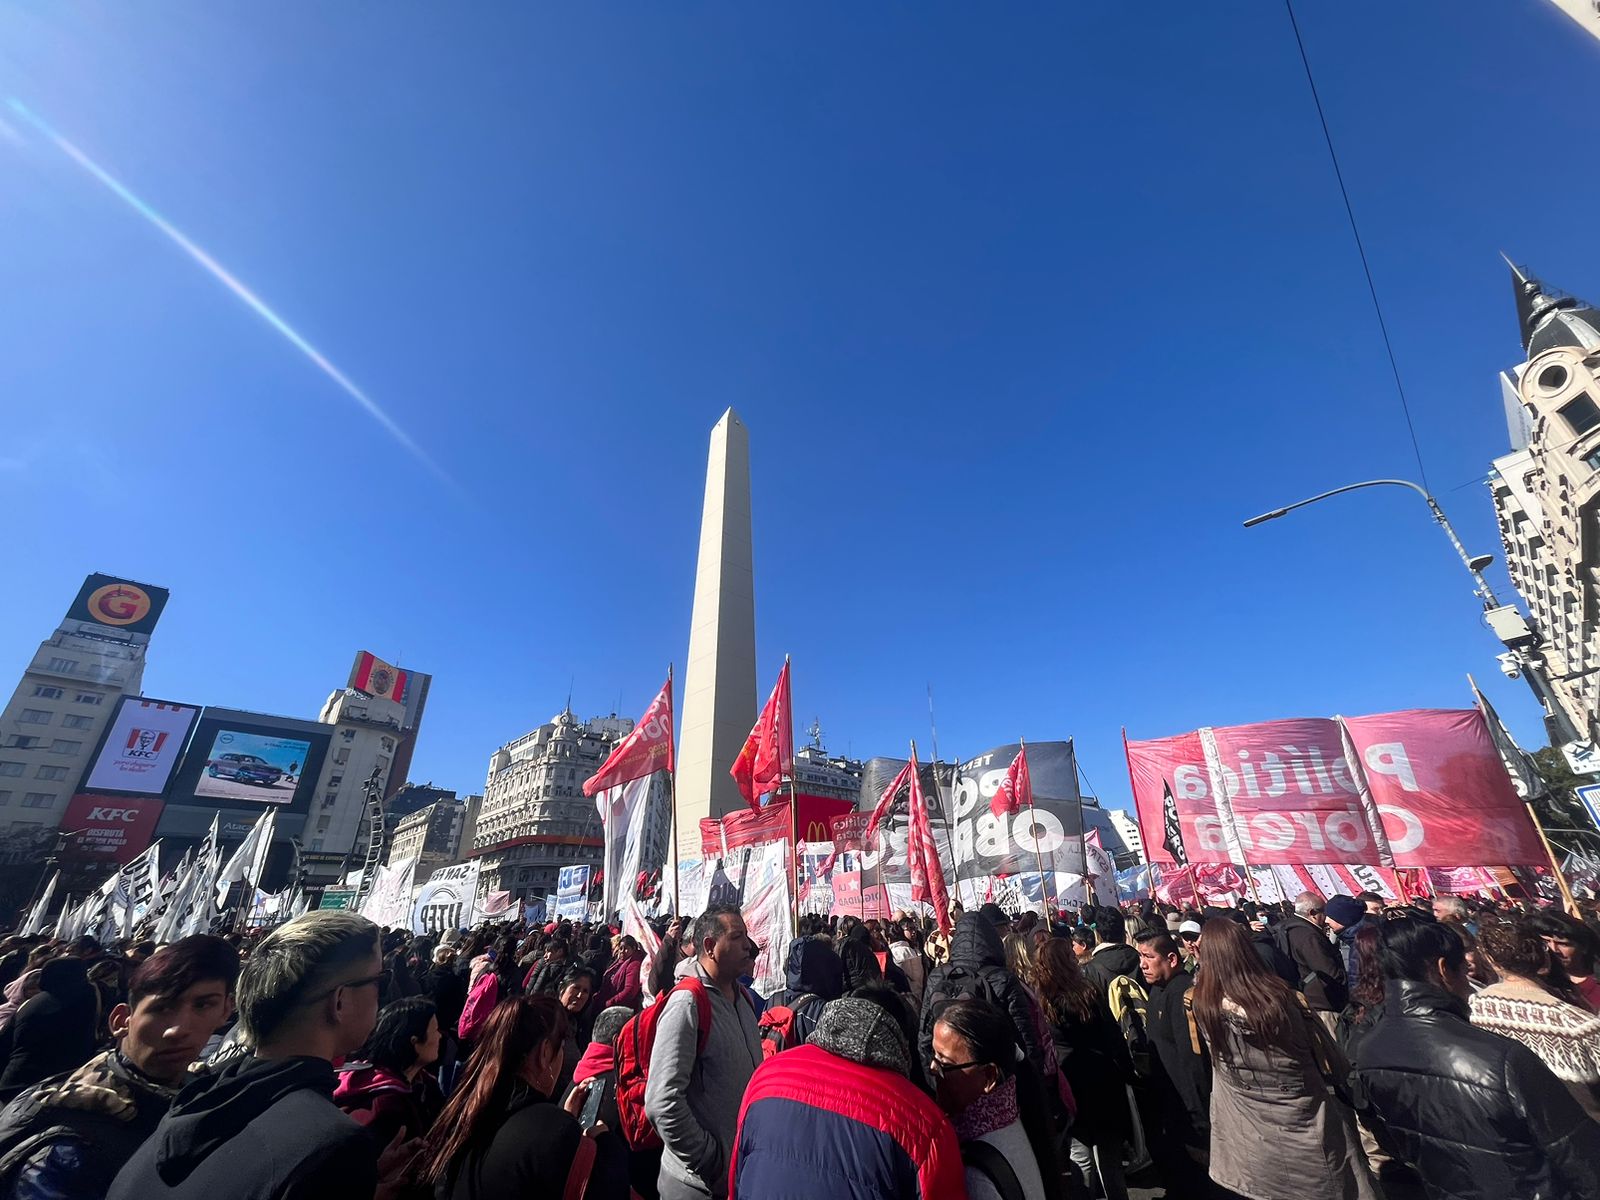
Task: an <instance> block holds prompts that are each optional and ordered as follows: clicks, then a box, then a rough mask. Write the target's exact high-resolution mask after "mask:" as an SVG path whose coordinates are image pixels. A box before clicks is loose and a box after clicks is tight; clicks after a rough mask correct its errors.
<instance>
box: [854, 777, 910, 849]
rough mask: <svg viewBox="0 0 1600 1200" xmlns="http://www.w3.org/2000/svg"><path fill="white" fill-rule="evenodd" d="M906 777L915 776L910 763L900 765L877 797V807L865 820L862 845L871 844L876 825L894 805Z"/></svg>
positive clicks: (876, 829)
mask: <svg viewBox="0 0 1600 1200" xmlns="http://www.w3.org/2000/svg"><path fill="white" fill-rule="evenodd" d="M908 777H910V778H915V777H916V772H915V771H913V770H912V769H911V764H910V763H907V764H906V765H905V766H903V767H901V768H900V774H898V775H896V776H895V777H894V779H893V781H892V782H891V783H890V784H889V786H888V787H886V788H884V789H883V795H881V796H879V797H878V804H877V807H875V808H874V809H873V810H872V816H871V817H870V818H869V819H868V820H867V828H866V830H865V832H863V833H862V835H861V844H862V845H863V846H864V847H865V846H871V845H872V837H873V835H874V834H875V833H877V832H878V825H879V824H880V823H881V822H882V821H883V819H884V818H885V817H887V816H888V815H889V810H890V809H891V808H893V807H894V802H895V798H896V797H897V796H899V795H900V789H901V788H903V787H905V785H906V779H907V778H908Z"/></svg>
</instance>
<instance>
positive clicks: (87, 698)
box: [76, 692, 105, 704]
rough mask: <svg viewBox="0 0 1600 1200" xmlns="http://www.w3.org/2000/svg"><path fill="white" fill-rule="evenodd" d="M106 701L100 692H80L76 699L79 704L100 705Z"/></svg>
mask: <svg viewBox="0 0 1600 1200" xmlns="http://www.w3.org/2000/svg"><path fill="white" fill-rule="evenodd" d="M104 699H105V697H104V696H102V695H101V694H100V693H99V692H79V693H78V695H77V697H76V700H77V702H78V703H79V704H99V703H100V701H102V700H104Z"/></svg>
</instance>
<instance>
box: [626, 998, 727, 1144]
mask: <svg viewBox="0 0 1600 1200" xmlns="http://www.w3.org/2000/svg"><path fill="white" fill-rule="evenodd" d="M681 991H687V992H688V993H689V994H690V995H692V996H693V997H694V1003H695V1008H696V1009H697V1010H698V1017H699V1022H698V1028H699V1042H698V1044H697V1047H696V1053H697V1054H704V1053H705V1051H706V1039H707V1038H709V1037H710V1036H711V997H710V996H708V995H707V994H706V985H705V984H704V983H702V982H701V981H700V980H698V979H696V978H695V977H694V976H692V975H691V976H690V977H689V978H688V979H681V980H679V981H678V983H677V985H676V986H675V987H673V989H672V990H671V991H669V992H666V993H665V994H663V995H661V996H658V997H657V998H656V1002H655V1003H654V1004H652V1005H651V1006H650V1007H649V1008H647V1009H645V1010H644V1011H643V1012H642V1013H640V1014H639V1015H638V1016H636V1017H634V1018H633V1019H632V1020H630V1021H629V1022H628V1023H627V1024H626V1025H624V1026H623V1027H622V1032H621V1033H619V1034H617V1116H618V1118H619V1119H620V1120H621V1122H622V1136H623V1137H624V1138H626V1139H627V1142H628V1145H629V1146H630V1147H632V1148H633V1149H635V1150H654V1149H657V1148H658V1147H660V1145H661V1135H660V1134H658V1133H657V1132H656V1129H655V1126H654V1125H652V1124H651V1123H650V1118H649V1117H648V1116H646V1115H645V1111H644V1091H645V1085H646V1084H647V1083H648V1082H649V1081H648V1078H647V1076H648V1075H649V1073H650V1055H651V1052H652V1051H654V1049H655V1045H656V1025H657V1024H658V1023H659V1022H660V1020H661V1014H662V1012H663V1011H665V1009H666V1007H667V1001H668V1000H669V999H671V998H672V996H673V995H674V994H675V993H677V992H681Z"/></svg>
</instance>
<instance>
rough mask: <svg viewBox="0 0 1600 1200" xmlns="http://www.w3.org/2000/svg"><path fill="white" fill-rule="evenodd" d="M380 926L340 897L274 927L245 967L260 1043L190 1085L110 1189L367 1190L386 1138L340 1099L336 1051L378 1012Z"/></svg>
mask: <svg viewBox="0 0 1600 1200" xmlns="http://www.w3.org/2000/svg"><path fill="white" fill-rule="evenodd" d="M387 982H388V972H387V971H385V970H384V969H383V959H382V956H381V954H380V953H379V945H378V927H377V926H376V925H374V924H373V923H372V922H371V921H368V920H367V919H366V918H364V917H359V916H357V915H355V914H354V913H351V912H345V911H342V910H338V909H329V910H326V911H317V912H310V913H307V914H306V915H305V916H303V917H298V918H296V919H295V920H293V921H290V922H289V923H288V924H286V925H283V926H281V927H280V928H278V929H276V930H274V931H273V932H272V933H270V934H268V935H267V937H266V938H265V939H263V941H262V942H261V944H260V945H259V946H258V947H256V949H255V951H254V952H253V953H252V954H251V956H250V958H249V960H248V961H247V962H246V963H245V966H244V970H243V971H242V972H241V974H240V976H239V1024H240V1027H241V1029H242V1031H243V1034H244V1036H245V1038H246V1039H247V1041H248V1043H249V1044H250V1046H251V1047H252V1048H253V1055H252V1056H251V1057H249V1058H241V1059H237V1060H235V1061H233V1062H231V1063H230V1064H229V1065H228V1066H226V1067H225V1068H223V1069H222V1070H220V1071H218V1072H217V1073H215V1074H213V1075H210V1076H202V1077H200V1078H198V1079H196V1080H195V1081H194V1082H193V1083H191V1084H190V1085H189V1086H188V1087H187V1088H185V1089H184V1090H183V1093H182V1094H181V1095H180V1096H179V1097H178V1099H177V1101H176V1102H174V1104H173V1106H172V1108H171V1109H170V1110H169V1111H168V1112H167V1115H166V1116H165V1117H163V1118H162V1120H161V1124H160V1125H158V1126H157V1127H156V1131H155V1133H154V1135H152V1136H151V1138H150V1139H149V1141H147V1142H145V1144H144V1145H143V1146H142V1147H140V1149H139V1151H138V1153H136V1154H135V1155H134V1156H133V1158H132V1160H131V1161H130V1162H129V1163H128V1165H127V1166H126V1167H124V1168H123V1170H122V1172H121V1173H120V1174H119V1175H118V1176H117V1179H116V1182H115V1183H114V1184H113V1185H112V1187H111V1191H110V1193H109V1197H108V1200H151V1198H153V1197H172V1198H174V1200H235V1198H238V1200H245V1198H248V1200H311V1198H312V1197H324V1196H339V1197H352V1198H354V1197H361V1198H365V1197H368V1196H372V1195H373V1194H374V1191H375V1190H376V1188H377V1186H378V1176H379V1163H378V1155H379V1150H380V1149H381V1147H379V1146H378V1144H377V1143H376V1141H374V1139H373V1138H372V1137H371V1136H370V1135H369V1134H368V1133H367V1131H366V1130H364V1129H363V1128H362V1127H361V1126H359V1125H357V1124H356V1123H355V1122H354V1121H352V1120H351V1119H350V1118H349V1117H348V1116H346V1115H345V1114H344V1113H343V1112H341V1111H340V1110H339V1109H338V1108H337V1107H336V1106H335V1105H334V1103H333V1089H334V1085H335V1083H336V1082H337V1077H336V1076H335V1074H334V1070H333V1062H334V1060H335V1059H337V1058H341V1057H343V1056H345V1055H348V1054H350V1053H352V1052H353V1051H355V1050H356V1049H357V1048H359V1047H360V1046H361V1044H362V1043H363V1042H365V1041H366V1040H367V1036H368V1035H369V1034H370V1033H371V1032H372V1027H373V1025H374V1024H375V1023H376V1022H377V1018H378V1007H379V997H380V996H381V994H382V992H383V988H384V986H385V985H386V984H387Z"/></svg>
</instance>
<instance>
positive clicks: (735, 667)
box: [677, 408, 756, 859]
mask: <svg viewBox="0 0 1600 1200" xmlns="http://www.w3.org/2000/svg"><path fill="white" fill-rule="evenodd" d="M755 719H756V595H755V565H754V555H753V553H752V551H751V546H750V434H749V431H748V430H747V429H746V428H745V425H744V422H743V421H741V420H739V414H738V413H736V412H734V411H733V409H731V408H730V409H729V410H728V411H727V412H725V413H723V414H722V420H720V421H718V422H717V423H716V425H715V426H714V427H713V428H712V430H711V454H710V458H709V460H708V462H707V464H706V499H705V507H704V508H703V509H702V511H701V514H700V561H699V566H698V567H697V569H696V571H695V579H694V615H693V616H692V617H691V618H690V623H689V662H688V669H687V670H685V671H684V673H683V699H682V702H681V706H680V710H679V717H678V764H677V765H678V838H679V853H680V854H681V855H682V857H684V858H686V859H690V858H699V857H700V818H701V817H720V816H723V815H724V814H726V813H730V812H737V811H738V810H739V809H742V808H743V807H745V803H744V797H743V796H741V795H740V794H739V789H738V787H737V785H735V783H734V782H733V776H732V775H730V774H729V773H728V772H729V769H730V768H731V767H732V766H733V760H734V759H735V758H736V757H737V756H738V754H739V748H740V747H741V746H742V745H743V744H744V739H745V738H746V737H747V736H748V735H749V733H750V727H751V726H752V725H753V724H755Z"/></svg>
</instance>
